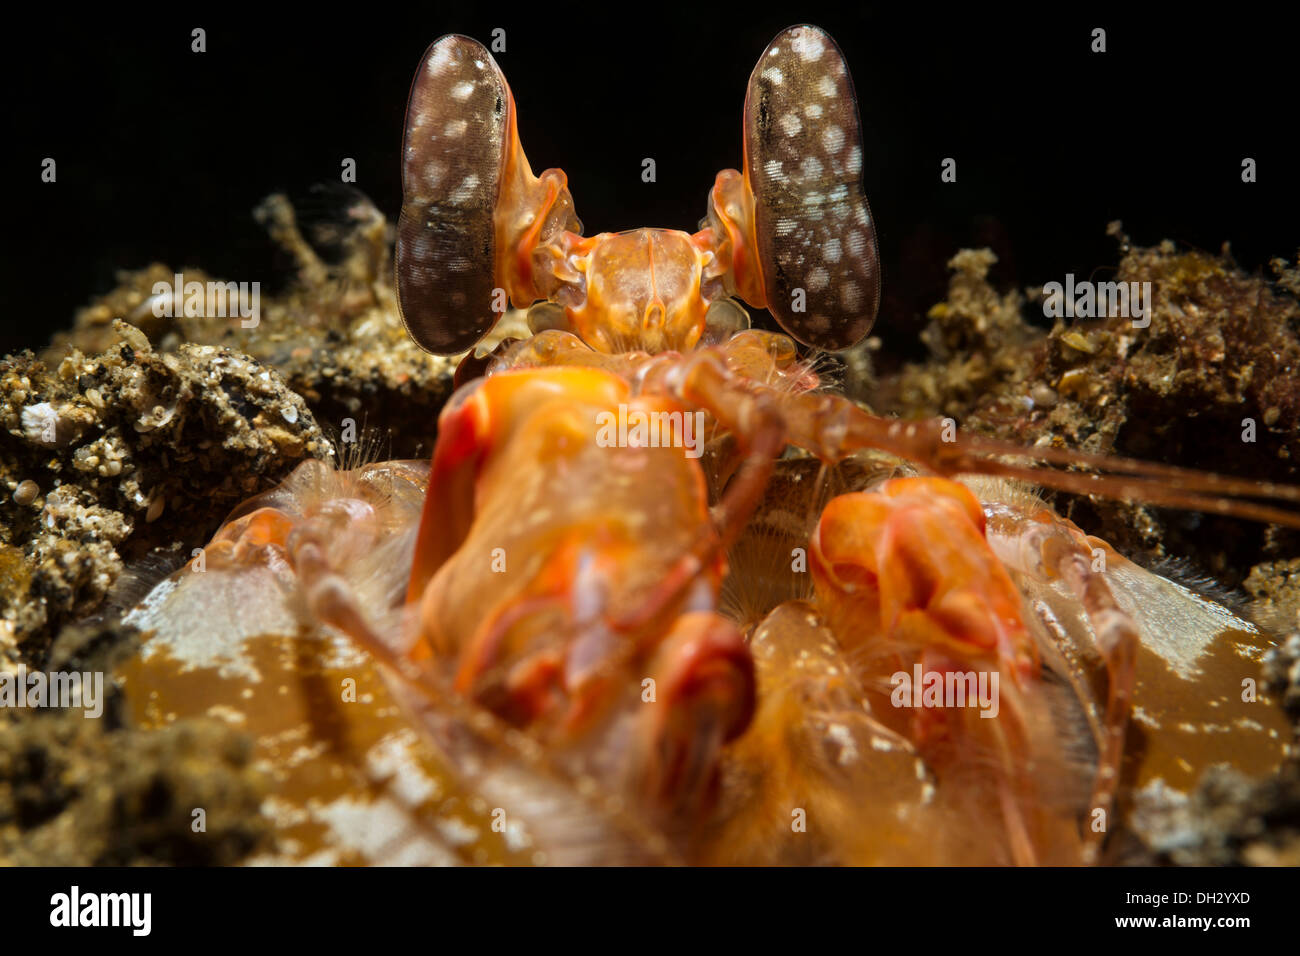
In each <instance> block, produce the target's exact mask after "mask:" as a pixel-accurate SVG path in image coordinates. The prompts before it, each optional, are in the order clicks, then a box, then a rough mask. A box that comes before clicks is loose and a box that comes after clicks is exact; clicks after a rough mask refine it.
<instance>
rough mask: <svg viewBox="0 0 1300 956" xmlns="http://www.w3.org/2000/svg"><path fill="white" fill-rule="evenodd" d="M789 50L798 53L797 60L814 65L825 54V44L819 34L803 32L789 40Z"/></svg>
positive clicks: (809, 31)
mask: <svg viewBox="0 0 1300 956" xmlns="http://www.w3.org/2000/svg"><path fill="white" fill-rule="evenodd" d="M790 49H792V50H794V52H795V53H798V54H799V58H800V59H801V60H803V61H804V62H805V63H816V62H817V61H818V60H820V59H821V58H822V54H823V53H825V52H826V44H825V42H824V41H823V40H822V38H821V35H820V34H817V33H813V32H812V31H811V30H805V31H803V32H800V33H796V34H795V35H794V37H793V38H792V39H791V40H790Z"/></svg>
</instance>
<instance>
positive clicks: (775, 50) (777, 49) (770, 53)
mask: <svg viewBox="0 0 1300 956" xmlns="http://www.w3.org/2000/svg"><path fill="white" fill-rule="evenodd" d="M780 52H781V48H780V47H779V46H774V47H772V49H770V50H768V51H767V55H768V56H776V55H777V54H779V53H780Z"/></svg>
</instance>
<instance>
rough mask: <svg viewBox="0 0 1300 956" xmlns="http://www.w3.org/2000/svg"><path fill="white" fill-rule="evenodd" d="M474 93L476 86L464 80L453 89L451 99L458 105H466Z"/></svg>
mask: <svg viewBox="0 0 1300 956" xmlns="http://www.w3.org/2000/svg"><path fill="white" fill-rule="evenodd" d="M473 93H474V84H473V83H467V82H465V81H464V80H462V81H461V82H459V83H457V84H456V85H455V86H453V87H452V88H451V98H452V99H453V100H455V101H456V102H457V103H464V102H465V101H466V100H467V99H469V98H470V96H471V95H472V94H473Z"/></svg>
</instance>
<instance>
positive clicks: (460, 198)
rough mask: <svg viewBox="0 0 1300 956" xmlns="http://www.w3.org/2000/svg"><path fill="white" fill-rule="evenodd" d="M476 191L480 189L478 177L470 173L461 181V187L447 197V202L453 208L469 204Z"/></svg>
mask: <svg viewBox="0 0 1300 956" xmlns="http://www.w3.org/2000/svg"><path fill="white" fill-rule="evenodd" d="M476 189H478V175H477V174H475V173H470V174H469V175H468V176H466V177H465V178H464V179H463V180H461V183H460V185H459V186H457V187H456V188H455V189H454V190H453V191H452V194H451V195H450V196H448V197H447V201H448V202H449V203H451V204H452V205H453V206H459V205H461V204H462V203H465V202H468V201H469V200H470V198H471V197H472V196H473V195H474V190H476Z"/></svg>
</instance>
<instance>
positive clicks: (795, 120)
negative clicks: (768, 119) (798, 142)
mask: <svg viewBox="0 0 1300 956" xmlns="http://www.w3.org/2000/svg"><path fill="white" fill-rule="evenodd" d="M777 122H778V123H779V124H780V126H781V132H783V133H785V135H786V136H797V135H799V131H800V130H801V129H803V123H801V122H799V117H797V116H795V115H794V114H793V113H786V114H785V115H784V116H782V117H781V119H780V120H778V121H777Z"/></svg>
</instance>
